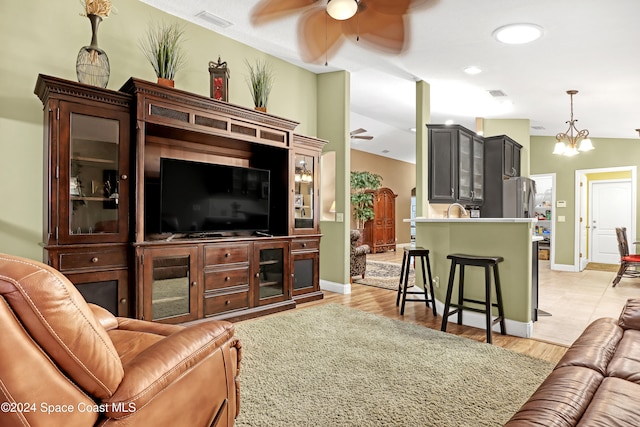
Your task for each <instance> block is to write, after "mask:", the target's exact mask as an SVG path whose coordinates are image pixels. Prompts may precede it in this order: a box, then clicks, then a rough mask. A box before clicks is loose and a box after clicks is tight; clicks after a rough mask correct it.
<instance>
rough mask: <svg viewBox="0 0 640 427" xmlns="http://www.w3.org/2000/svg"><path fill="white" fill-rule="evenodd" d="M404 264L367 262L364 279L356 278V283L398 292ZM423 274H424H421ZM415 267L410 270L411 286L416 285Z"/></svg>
mask: <svg viewBox="0 0 640 427" xmlns="http://www.w3.org/2000/svg"><path fill="white" fill-rule="evenodd" d="M401 268H402V264H396V263H393V262H381V261H367V270H366V273H365V275H364V279H362V278H358V279H355V278H354V280H353V281H354V283H359V284H361V285H367V286H375V287H376V288H384V289H392V290H394V291H397V290H398V281H399V280H400V269H401ZM420 274H422V273H420ZM414 277H415V274H414V271H413V267H411V269H410V270H409V285H411V286H413V283H414V280H415V279H414Z"/></svg>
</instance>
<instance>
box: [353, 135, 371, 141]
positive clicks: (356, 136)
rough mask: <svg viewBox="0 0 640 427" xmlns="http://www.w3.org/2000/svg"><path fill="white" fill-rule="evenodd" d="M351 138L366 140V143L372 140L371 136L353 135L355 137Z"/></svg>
mask: <svg viewBox="0 0 640 427" xmlns="http://www.w3.org/2000/svg"><path fill="white" fill-rule="evenodd" d="M351 138H353V139H366V140H367V141H370V140H372V139H373V137H372V136H371V135H361V136H358V135H355V136H352V137H351Z"/></svg>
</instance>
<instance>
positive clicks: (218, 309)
mask: <svg viewBox="0 0 640 427" xmlns="http://www.w3.org/2000/svg"><path fill="white" fill-rule="evenodd" d="M244 289H245V290H244V291H239V292H231V293H227V294H222V295H211V296H209V295H205V297H204V315H205V316H211V315H213V314H219V313H224V312H225V311H231V310H238V309H242V308H248V307H249V291H248V290H246V289H247V288H244Z"/></svg>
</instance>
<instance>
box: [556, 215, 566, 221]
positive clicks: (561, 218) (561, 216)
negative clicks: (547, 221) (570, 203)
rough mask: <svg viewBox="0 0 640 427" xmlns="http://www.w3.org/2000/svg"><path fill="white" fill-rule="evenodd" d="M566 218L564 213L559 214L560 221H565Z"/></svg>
mask: <svg viewBox="0 0 640 427" xmlns="http://www.w3.org/2000/svg"><path fill="white" fill-rule="evenodd" d="M565 220H566V219H565V217H564V215H559V216H558V222H565Z"/></svg>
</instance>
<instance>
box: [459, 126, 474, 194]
mask: <svg viewBox="0 0 640 427" xmlns="http://www.w3.org/2000/svg"><path fill="white" fill-rule="evenodd" d="M458 135H459V141H458V144H459V145H458V150H459V151H458V198H459V199H466V200H471V198H472V194H471V191H472V179H473V175H472V171H471V168H472V161H473V159H472V157H471V156H472V150H473V146H472V138H471V137H470V136H469V135H467V134H464V133H462V132H459V133H458Z"/></svg>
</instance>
